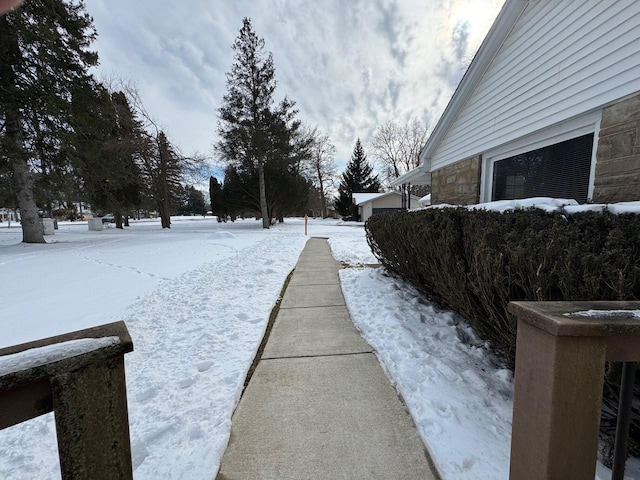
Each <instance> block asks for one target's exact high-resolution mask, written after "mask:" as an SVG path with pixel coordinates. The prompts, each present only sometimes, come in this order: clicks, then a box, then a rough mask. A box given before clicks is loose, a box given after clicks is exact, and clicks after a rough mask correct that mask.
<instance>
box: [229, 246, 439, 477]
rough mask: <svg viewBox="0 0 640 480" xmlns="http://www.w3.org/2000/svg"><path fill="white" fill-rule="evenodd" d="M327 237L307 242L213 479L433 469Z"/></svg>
mask: <svg viewBox="0 0 640 480" xmlns="http://www.w3.org/2000/svg"><path fill="white" fill-rule="evenodd" d="M339 269H340V264H339V262H337V261H335V260H334V259H333V258H332V256H331V250H330V248H329V245H328V242H327V241H326V240H324V239H319V238H312V239H310V240H309V241H308V242H307V245H306V246H305V248H304V250H303V251H302V253H301V254H300V258H299V260H298V263H297V265H296V268H295V270H294V273H293V276H292V277H291V281H290V282H289V285H288V287H287V289H286V291H285V294H284V297H283V299H282V302H281V305H280V311H279V313H278V315H277V317H276V320H275V323H274V326H273V329H272V331H271V334H270V336H269V339H268V342H267V345H266V347H265V350H264V352H263V355H262V359H261V360H260V362H259V364H258V366H257V368H256V370H255V372H254V374H253V376H252V377H251V381H250V382H249V385H248V386H247V389H246V390H245V392H244V395H243V397H242V399H241V400H240V403H239V405H238V408H237V409H236V412H235V413H234V416H233V424H232V429H231V438H230V440H229V445H228V447H227V450H226V452H225V454H224V457H223V459H222V464H221V467H220V471H219V473H218V476H217V480H250V479H256V480H257V479H260V480H269V479H274V480H275V479H278V480H287V479H291V480H305V479H332V480H337V479H349V480H352V479H385V480H389V479H394V480H396V479H397V480H400V479H420V480H435V479H437V478H438V477H437V474H435V473H434V472H435V470H434V469H433V467H432V466H431V465H432V463H431V461H430V459H429V456H428V454H427V452H426V450H425V448H424V445H423V444H422V442H421V440H420V438H419V436H418V432H417V430H416V428H415V426H414V424H413V421H412V419H411V417H410V416H409V414H408V413H407V411H406V409H405V407H404V405H403V404H402V402H401V400H400V398H399V397H398V395H397V393H396V391H395V390H394V389H393V387H392V386H391V384H390V382H389V379H388V378H387V377H386V376H385V374H384V372H383V371H382V368H381V367H380V365H379V363H378V360H377V358H376V356H375V355H374V354H373V352H372V349H371V347H370V346H369V345H368V344H367V343H366V342H365V341H364V340H363V339H362V337H360V335H359V333H358V331H357V330H356V329H355V328H354V326H353V323H352V322H351V319H350V318H349V313H348V310H347V307H346V305H345V301H344V297H343V295H342V290H341V288H340V280H339V277H338V270H339Z"/></svg>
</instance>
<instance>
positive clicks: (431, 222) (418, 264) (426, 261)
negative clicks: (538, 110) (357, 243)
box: [365, 207, 640, 454]
mask: <svg viewBox="0 0 640 480" xmlns="http://www.w3.org/2000/svg"><path fill="white" fill-rule="evenodd" d="M365 229H366V233H367V241H368V242H369V245H370V246H371V249H372V251H373V253H374V254H375V256H376V257H377V258H378V259H379V261H380V262H381V264H382V265H383V266H384V267H385V268H387V269H388V270H390V271H391V272H394V273H395V274H397V275H399V276H400V277H402V278H404V279H405V280H407V281H408V282H409V283H411V284H413V285H414V286H415V287H417V288H418V289H419V290H421V291H422V292H423V293H424V294H425V295H426V296H427V298H429V299H430V300H432V301H433V302H435V303H436V304H438V305H440V306H442V307H444V308H448V309H451V310H454V311H456V312H458V313H459V314H461V315H462V316H463V317H464V318H465V319H466V320H467V321H468V322H469V324H470V325H471V326H472V327H473V328H474V329H475V331H476V332H477V333H478V334H479V335H480V336H481V337H482V338H483V339H484V340H486V341H488V342H489V344H490V346H491V348H492V350H493V351H494V352H495V353H497V354H498V355H500V356H502V357H503V358H504V360H505V361H506V362H507V364H508V365H509V366H510V367H511V368H513V366H514V364H515V349H516V319H515V317H514V316H513V315H511V314H510V313H509V312H508V311H507V305H508V303H509V302H510V301H512V300H533V301H556V300H559V301H562V300H639V299H640V215H634V214H624V215H614V214H611V213H609V212H606V211H605V212H602V213H600V212H583V213H578V214H575V215H573V216H567V215H563V214H561V213H547V212H545V211H543V210H540V209H536V208H533V209H528V210H515V211H508V212H506V213H498V212H493V211H486V210H468V209H466V208H462V207H460V208H444V209H427V210H422V211H418V212H388V213H383V214H380V215H374V216H372V217H371V218H370V219H369V220H368V221H367V222H366V224H365ZM608 372H609V376H608V378H607V379H606V382H605V392H604V403H605V408H604V409H603V423H602V425H601V426H602V427H603V431H604V433H606V434H611V428H612V427H613V428H615V425H614V424H615V414H616V410H617V399H618V391H619V389H618V386H619V377H620V375H619V368H615V367H614V366H613V365H608ZM635 387H636V388H635V398H636V399H640V385H639V383H638V378H636V386H635ZM607 407H608V408H607ZM633 413H634V415H633V422H632V427H631V438H632V446H633V447H635V448H633V450H635V452H634V453H635V454H637V453H638V452H639V451H640V449H639V448H638V446H639V445H640V412H639V411H638V409H637V408H634V412H633ZM612 424H613V425H612ZM607 429H608V430H609V431H606V430H607ZM605 437H606V435H605Z"/></svg>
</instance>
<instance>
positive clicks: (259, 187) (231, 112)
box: [216, 18, 308, 228]
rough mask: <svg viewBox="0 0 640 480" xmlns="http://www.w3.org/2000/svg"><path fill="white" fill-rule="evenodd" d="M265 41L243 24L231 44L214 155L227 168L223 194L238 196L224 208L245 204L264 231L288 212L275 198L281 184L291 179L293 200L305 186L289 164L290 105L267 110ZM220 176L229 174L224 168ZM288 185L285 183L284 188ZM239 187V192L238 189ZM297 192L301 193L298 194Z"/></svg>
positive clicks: (270, 75)
mask: <svg viewBox="0 0 640 480" xmlns="http://www.w3.org/2000/svg"><path fill="white" fill-rule="evenodd" d="M264 45H265V42H264V40H263V39H262V38H259V37H258V36H257V35H256V34H255V32H254V31H253V29H252V27H251V21H250V20H249V19H248V18H245V19H244V20H243V26H242V28H241V29H240V35H239V36H238V38H237V39H236V41H235V43H234V44H233V47H232V48H233V50H234V52H235V56H234V63H233V65H232V67H231V72H229V73H227V93H226V94H225V95H224V97H223V98H222V107H221V108H220V110H219V122H218V134H219V136H220V140H219V141H218V143H217V144H216V150H217V152H218V154H219V155H220V157H221V159H222V160H224V161H225V162H228V164H229V165H228V167H232V169H233V178H232V179H231V182H228V181H227V179H226V173H225V186H226V185H227V184H231V185H233V188H230V189H229V192H231V191H233V192H238V193H240V192H242V195H241V197H240V198H238V199H235V200H233V199H232V198H231V195H229V197H228V198H229V201H230V203H238V204H246V203H247V201H248V202H249V203H251V204H252V205H251V207H250V209H251V210H253V211H256V210H258V211H259V212H260V216H261V217H262V226H263V227H264V228H269V226H270V225H271V219H272V218H274V217H281V216H282V212H283V211H284V210H288V209H290V208H291V204H290V202H288V201H286V202H285V203H286V204H283V199H282V198H278V192H279V190H281V181H282V180H284V179H285V178H286V177H289V176H290V175H293V177H295V178H293V179H292V180H293V182H292V183H293V184H295V185H296V187H301V188H299V189H298V188H293V189H292V190H291V191H292V192H294V194H295V195H299V196H303V197H304V196H306V194H307V192H306V191H304V190H305V188H308V185H306V184H305V185H302V183H303V182H300V181H299V180H300V179H299V178H297V177H299V172H298V171H297V169H296V167H295V164H296V163H297V162H298V159H297V156H296V152H295V143H296V136H297V135H298V133H297V131H298V129H299V126H300V122H299V121H298V120H296V118H295V117H296V114H297V111H296V110H294V108H293V107H294V102H292V101H290V100H288V99H287V98H285V99H284V100H283V101H282V102H280V104H279V105H278V106H277V107H274V106H273V103H274V99H273V95H274V91H275V88H276V80H275V67H274V65H273V57H272V55H271V53H267V52H266V51H265V49H264ZM225 172H230V169H229V168H226V169H225ZM290 185H291V184H290ZM238 187H239V188H238ZM300 191H303V192H302V193H300Z"/></svg>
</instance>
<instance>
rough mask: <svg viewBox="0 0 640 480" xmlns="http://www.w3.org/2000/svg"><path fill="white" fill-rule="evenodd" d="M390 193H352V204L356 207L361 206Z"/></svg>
mask: <svg viewBox="0 0 640 480" xmlns="http://www.w3.org/2000/svg"><path fill="white" fill-rule="evenodd" d="M389 193H394V192H393V191H391V192H376V193H354V194H353V203H355V204H356V205H361V204H363V203H366V202H370V201H371V200H373V199H374V198H378V197H382V196H384V195H388V194H389Z"/></svg>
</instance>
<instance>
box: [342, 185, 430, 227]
mask: <svg viewBox="0 0 640 480" xmlns="http://www.w3.org/2000/svg"><path fill="white" fill-rule="evenodd" d="M419 200H420V197H417V196H415V195H410V196H409V199H408V205H407V208H415V207H418V206H420V205H419V203H418V202H419ZM353 203H355V204H356V205H357V206H358V213H359V215H360V221H362V222H366V221H367V220H368V218H369V217H370V216H371V215H375V214H376V213H382V212H389V211H391V212H397V211H399V210H402V193H400V192H398V191H396V190H392V191H390V192H382V193H354V194H353Z"/></svg>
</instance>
